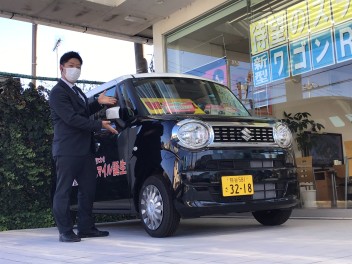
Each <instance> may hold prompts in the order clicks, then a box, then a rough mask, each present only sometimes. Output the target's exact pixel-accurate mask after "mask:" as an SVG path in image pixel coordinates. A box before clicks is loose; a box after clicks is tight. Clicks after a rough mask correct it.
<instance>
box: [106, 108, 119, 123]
mask: <svg viewBox="0 0 352 264" xmlns="http://www.w3.org/2000/svg"><path fill="white" fill-rule="evenodd" d="M119 112H120V107H119V106H115V107H110V108H108V109H106V119H108V120H113V119H118V118H120V114H119Z"/></svg>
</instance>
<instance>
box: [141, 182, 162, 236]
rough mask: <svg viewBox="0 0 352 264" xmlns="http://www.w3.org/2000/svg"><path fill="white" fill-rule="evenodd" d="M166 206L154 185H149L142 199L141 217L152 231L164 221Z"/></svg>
mask: <svg viewBox="0 0 352 264" xmlns="http://www.w3.org/2000/svg"><path fill="white" fill-rule="evenodd" d="M163 207H164V204H163V199H162V197H161V194H160V192H159V190H158V188H156V187H155V186H154V185H148V186H147V187H146V188H145V189H144V190H143V193H142V197H141V208H140V210H141V215H142V219H143V222H144V224H145V225H146V226H147V227H148V228H149V229H151V230H156V229H157V228H158V227H159V226H160V224H161V222H162V220H163V212H164V208H163Z"/></svg>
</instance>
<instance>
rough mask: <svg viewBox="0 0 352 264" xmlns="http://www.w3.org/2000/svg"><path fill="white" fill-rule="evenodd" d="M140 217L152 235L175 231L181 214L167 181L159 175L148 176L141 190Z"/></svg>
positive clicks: (163, 235)
mask: <svg viewBox="0 0 352 264" xmlns="http://www.w3.org/2000/svg"><path fill="white" fill-rule="evenodd" d="M139 217H140V219H141V222H142V225H143V227H144V229H145V230H146V232H147V233H148V234H149V235H150V236H152V237H167V236H171V235H173V234H174V233H175V231H176V229H177V227H178V225H179V223H180V215H179V214H178V212H177V211H176V209H175V207H174V204H173V201H172V196H171V191H170V190H169V188H168V184H167V182H166V181H165V180H164V179H163V178H161V177H158V176H150V177H148V178H147V179H146V180H145V181H144V183H143V185H142V188H141V190H140V192H139Z"/></svg>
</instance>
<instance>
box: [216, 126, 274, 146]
mask: <svg viewBox="0 0 352 264" xmlns="http://www.w3.org/2000/svg"><path fill="white" fill-rule="evenodd" d="M213 130H214V142H216V143H220V142H238V143H241V142H245V143H272V142H274V137H273V128H272V127H229V126H213Z"/></svg>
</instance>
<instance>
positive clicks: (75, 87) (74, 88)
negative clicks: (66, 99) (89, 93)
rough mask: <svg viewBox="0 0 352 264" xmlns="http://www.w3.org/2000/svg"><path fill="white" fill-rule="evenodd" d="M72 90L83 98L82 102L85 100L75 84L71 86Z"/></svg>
mask: <svg viewBox="0 0 352 264" xmlns="http://www.w3.org/2000/svg"><path fill="white" fill-rule="evenodd" d="M72 89H73V91H74V92H75V93H76V94H77V96H78V97H79V98H80V99H81V100H83V102H85V101H86V100H85V99H84V97H83V96H82V95H81V93H80V92H79V91H78V87H77V86H76V85H74V86H72Z"/></svg>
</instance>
